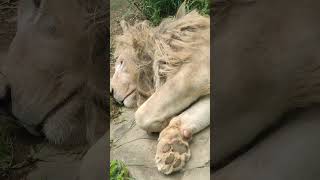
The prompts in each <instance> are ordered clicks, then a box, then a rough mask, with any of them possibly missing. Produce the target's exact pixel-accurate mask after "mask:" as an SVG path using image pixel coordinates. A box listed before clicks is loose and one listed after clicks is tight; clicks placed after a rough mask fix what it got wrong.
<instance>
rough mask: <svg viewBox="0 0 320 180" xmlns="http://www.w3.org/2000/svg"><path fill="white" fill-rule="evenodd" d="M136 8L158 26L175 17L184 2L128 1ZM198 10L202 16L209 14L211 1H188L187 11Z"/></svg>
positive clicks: (171, 0) (181, 0)
mask: <svg viewBox="0 0 320 180" xmlns="http://www.w3.org/2000/svg"><path fill="white" fill-rule="evenodd" d="M128 1H129V3H130V4H132V5H134V6H136V7H137V8H138V9H139V10H140V11H141V12H142V13H143V14H144V15H145V16H146V18H147V19H148V20H149V21H150V22H151V23H152V24H153V25H158V24H159V23H160V22H161V20H162V19H163V18H166V17H169V16H174V15H175V14H176V12H177V10H178V8H179V7H180V5H181V4H182V3H183V0H128ZM194 9H197V10H198V12H199V13H200V14H203V15H204V14H209V13H210V10H209V9H210V6H209V0H186V11H187V12H190V11H192V10H194Z"/></svg>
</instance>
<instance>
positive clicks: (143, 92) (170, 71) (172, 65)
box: [115, 11, 210, 104]
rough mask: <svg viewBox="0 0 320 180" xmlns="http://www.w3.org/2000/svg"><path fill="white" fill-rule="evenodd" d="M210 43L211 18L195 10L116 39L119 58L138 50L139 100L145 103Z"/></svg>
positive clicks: (145, 24) (138, 25)
mask: <svg viewBox="0 0 320 180" xmlns="http://www.w3.org/2000/svg"><path fill="white" fill-rule="evenodd" d="M209 43H210V19H209V17H205V16H201V15H200V14H199V13H198V12H197V11H192V12H190V13H188V14H186V15H184V16H182V17H180V18H167V19H164V20H163V21H162V23H161V24H160V25H159V26H157V27H152V26H150V25H149V23H148V22H147V21H143V22H139V23H136V24H134V25H133V26H130V27H128V29H127V30H126V31H124V33H123V35H120V36H117V38H116V49H115V56H116V57H117V56H119V55H120V54H122V53H125V52H126V51H130V49H131V50H132V49H133V50H134V53H135V54H136V56H137V57H136V58H133V61H134V63H135V64H136V65H137V69H138V77H137V95H138V101H139V99H140V101H142V102H143V101H144V100H146V99H147V98H148V97H149V96H151V95H152V94H153V93H154V91H155V90H157V89H158V88H160V87H161V86H162V84H163V83H165V82H166V80H167V79H168V78H170V77H172V76H173V75H174V74H175V73H177V72H178V71H179V69H180V68H181V66H183V65H184V64H186V63H188V62H189V61H192V55H193V54H194V52H197V51H198V50H199V48H200V47H203V46H209ZM138 104H141V103H138Z"/></svg>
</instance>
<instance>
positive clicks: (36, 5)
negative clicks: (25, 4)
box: [33, 0, 41, 8]
mask: <svg viewBox="0 0 320 180" xmlns="http://www.w3.org/2000/svg"><path fill="white" fill-rule="evenodd" d="M33 4H34V6H35V7H36V8H39V7H40V4H41V0H33Z"/></svg>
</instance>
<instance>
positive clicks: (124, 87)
mask: <svg viewBox="0 0 320 180" xmlns="http://www.w3.org/2000/svg"><path fill="white" fill-rule="evenodd" d="M133 58H135V55H134V51H133V50H130V48H129V47H127V48H126V49H124V51H123V52H122V53H121V54H120V55H119V56H118V57H117V60H116V63H115V72H114V74H113V76H112V79H111V91H112V93H113V97H114V98H115V100H116V101H117V102H118V103H120V104H123V105H124V106H126V107H134V106H136V104H137V101H136V87H137V86H136V79H137V67H136V64H135V63H134V60H133Z"/></svg>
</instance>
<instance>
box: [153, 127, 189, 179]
mask: <svg viewBox="0 0 320 180" xmlns="http://www.w3.org/2000/svg"><path fill="white" fill-rule="evenodd" d="M190 157H191V152H190V148H189V143H188V142H187V141H186V140H185V139H184V138H183V137H182V136H181V134H180V130H179V128H178V127H172V126H170V125H169V126H168V127H167V128H165V129H164V130H163V132H161V134H160V138H159V143H158V145H157V153H156V157H155V160H156V165H157V167H158V170H159V171H160V172H162V173H164V174H171V173H172V172H175V171H179V170H181V169H182V168H183V167H184V166H185V165H186V163H187V161H188V160H189V159H190Z"/></svg>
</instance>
